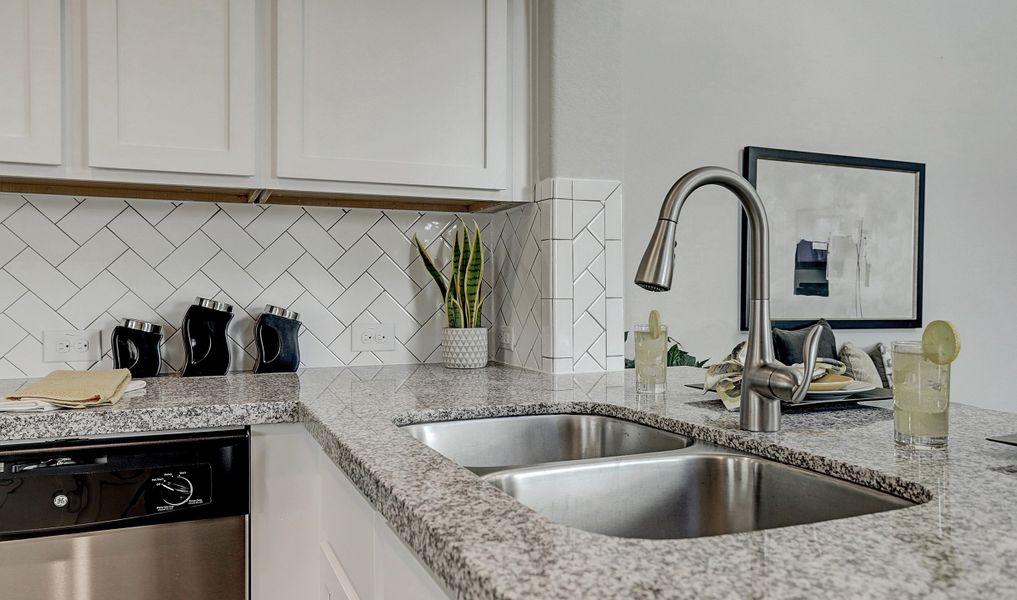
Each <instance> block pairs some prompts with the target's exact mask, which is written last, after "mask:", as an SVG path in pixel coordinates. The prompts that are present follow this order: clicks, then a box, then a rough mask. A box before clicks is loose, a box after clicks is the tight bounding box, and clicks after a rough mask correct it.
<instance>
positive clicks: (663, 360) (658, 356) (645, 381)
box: [635, 325, 667, 394]
mask: <svg viewBox="0 0 1017 600" xmlns="http://www.w3.org/2000/svg"><path fill="white" fill-rule="evenodd" d="M635 334H636V391H637V392H639V393H643V394H663V393H664V392H665V391H666V390H667V327H666V326H664V325H661V326H660V333H659V334H658V335H657V337H656V338H654V337H653V333H652V332H651V331H650V326H649V325H636V327H635Z"/></svg>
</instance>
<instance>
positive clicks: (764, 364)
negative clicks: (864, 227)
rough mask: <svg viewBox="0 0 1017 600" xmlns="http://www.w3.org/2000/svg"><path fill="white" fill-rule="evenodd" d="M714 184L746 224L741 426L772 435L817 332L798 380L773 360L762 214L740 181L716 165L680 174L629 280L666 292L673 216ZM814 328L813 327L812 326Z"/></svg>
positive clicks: (809, 368) (805, 377)
mask: <svg viewBox="0 0 1017 600" xmlns="http://www.w3.org/2000/svg"><path fill="white" fill-rule="evenodd" d="M705 185H719V186H721V187H723V188H725V189H727V190H728V191H730V192H732V193H733V194H734V195H735V197H736V198H738V200H739V202H741V205H742V210H744V211H745V215H746V217H747V220H748V224H749V232H748V233H749V236H748V245H749V248H748V250H749V340H748V346H747V348H746V353H745V365H744V367H743V371H742V396H741V405H740V410H741V416H740V421H741V427H742V429H745V430H747V431H778V430H779V429H780V401H781V400H782V399H783V400H789V401H790V400H795V401H797V400H800V399H801V397H802V396H803V395H804V392H805V391H806V390H805V389H803V388H802V386H808V383H809V381H810V379H811V375H812V372H813V370H814V369H815V360H816V351H817V350H818V344H819V332H818V330H815V329H814V330H813V331H811V332H810V334H809V335H808V336H807V339H806V349H805V356H806V357H807V359H806V364H805V365H804V367H805V368H804V370H803V371H802V375H801V376H800V377H799V375H798V374H797V373H798V372H797V371H796V370H792V369H789V368H788V367H787V366H785V365H783V364H781V363H780V362H778V361H777V360H775V358H774V353H773V338H772V334H771V332H770V240H769V237H770V235H769V225H768V224H767V221H766V210H765V209H764V208H763V201H762V200H761V199H760V198H759V194H757V193H756V190H755V189H754V188H753V187H752V184H750V183H749V182H748V181H746V180H745V178H743V177H741V176H740V175H738V174H737V173H735V172H734V171H731V170H729V169H724V168H722V167H701V168H699V169H694V170H692V171H689V172H688V173H686V174H685V175H683V176H682V177H681V178H680V179H679V180H678V181H676V182H675V183H674V185H672V186H671V189H670V190H669V191H668V193H667V196H665V197H664V203H663V204H662V205H661V207H660V216H659V218H658V219H657V225H656V227H655V228H654V230H653V235H652V236H651V237H650V241H649V243H648V244H647V246H646V251H645V252H644V253H643V258H642V260H641V261H640V262H639V268H638V269H637V270H636V278H635V282H636V284H637V285H639V286H640V287H642V288H645V289H647V290H650V291H653V292H665V291H668V290H670V289H671V283H672V280H673V277H674V265H675V259H674V250H675V246H676V245H677V244H676V242H675V235H676V230H677V223H678V216H679V215H680V214H681V210H682V206H684V205H685V201H686V199H688V197H689V196H690V195H691V194H692V192H694V191H696V190H697V189H699V188H701V187H703V186H705ZM817 327H818V326H817Z"/></svg>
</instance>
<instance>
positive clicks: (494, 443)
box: [403, 415, 692, 475]
mask: <svg viewBox="0 0 1017 600" xmlns="http://www.w3.org/2000/svg"><path fill="white" fill-rule="evenodd" d="M403 429H404V430H405V431H406V432H408V433H409V434H410V435H412V436H413V437H415V438H417V439H418V440H420V441H421V442H423V443H424V444H426V445H427V446H430V447H431V448H433V449H434V450H436V451H437V452H439V453H440V454H442V455H444V456H445V457H447V458H449V459H451V460H452V461H453V462H456V463H458V464H460V465H462V466H464V467H466V468H468V469H470V470H471V471H473V472H475V473H478V474H481V475H483V474H485V473H491V472H493V471H500V470H504V469H508V468H512V467H517V466H520V465H536V464H540V463H548V462H556V461H567V460H580V459H588V458H602V457H611V456H624V455H629V454H641V453H646V452H660V451H663V450H677V449H680V448H685V447H687V446H689V445H691V444H692V439H691V438H688V437H685V436H682V435H678V434H676V433H671V432H668V431H661V430H659V429H654V428H652V427H647V426H646V425H640V424H639V423H633V422H631V421H625V420H622V419H615V418H612V417H602V416H598V415H529V416H522V417H499V418H494V419H472V420H467V421H445V422H440V423H420V424H416V425H406V426H404V427H403Z"/></svg>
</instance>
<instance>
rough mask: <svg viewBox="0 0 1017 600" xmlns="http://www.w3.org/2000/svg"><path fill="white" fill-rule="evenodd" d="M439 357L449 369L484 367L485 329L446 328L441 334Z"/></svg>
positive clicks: (485, 350)
mask: <svg viewBox="0 0 1017 600" xmlns="http://www.w3.org/2000/svg"><path fill="white" fill-rule="evenodd" d="M441 357H442V359H443V360H444V361H445V366H446V367H448V368H449V369H479V368H481V367H486V366H487V327H468V328H452V327H446V328H445V329H443V330H442V332H441Z"/></svg>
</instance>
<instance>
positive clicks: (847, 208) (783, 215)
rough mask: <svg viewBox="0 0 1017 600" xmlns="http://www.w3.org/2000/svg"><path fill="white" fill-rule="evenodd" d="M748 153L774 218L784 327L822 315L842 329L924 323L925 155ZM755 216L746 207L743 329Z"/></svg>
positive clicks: (775, 293)
mask: <svg viewBox="0 0 1017 600" xmlns="http://www.w3.org/2000/svg"><path fill="white" fill-rule="evenodd" d="M743 159H744V164H743V175H744V176H745V178H746V179H748V180H749V182H750V183H752V185H753V186H755V188H756V191H757V192H758V193H759V196H760V198H762V200H763V206H764V207H765V208H766V216H767V220H768V221H769V224H770V311H771V317H772V320H773V324H774V326H775V327H781V328H785V329H786V328H794V327H799V326H801V325H805V324H807V323H810V322H812V321H815V320H816V319H818V318H820V317H824V318H826V319H827V320H828V321H829V322H830V325H831V326H833V327H835V328H840V329H872V328H914V327H921V326H922V244H923V236H924V223H923V221H924V214H925V165H924V164H921V163H910V162H899V161H893V160H879V159H874V158H858V157H854V156H837V155H833V154H816V153H813V152H795V151H792V150H776V149H773V148H758V147H755V146H750V147H747V148H745V153H744V156H743ZM746 225H747V223H746V219H745V215H744V214H743V215H742V264H741V282H742V287H741V291H742V301H741V313H742V314H741V327H742V330H746V329H748V279H747V277H748V270H747V264H748V256H747V252H748V245H747V244H746V235H747V227H746Z"/></svg>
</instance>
